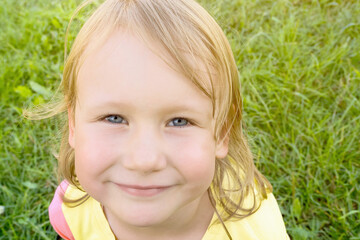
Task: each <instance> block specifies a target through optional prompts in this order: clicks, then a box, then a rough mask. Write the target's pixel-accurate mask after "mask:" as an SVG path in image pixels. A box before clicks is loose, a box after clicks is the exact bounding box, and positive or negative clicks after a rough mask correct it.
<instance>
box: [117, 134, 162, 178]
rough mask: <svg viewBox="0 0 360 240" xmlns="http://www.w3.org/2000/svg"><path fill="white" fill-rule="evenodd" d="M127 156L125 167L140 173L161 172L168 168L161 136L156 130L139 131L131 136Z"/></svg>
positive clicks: (124, 160) (124, 162)
mask: <svg viewBox="0 0 360 240" xmlns="http://www.w3.org/2000/svg"><path fill="white" fill-rule="evenodd" d="M127 147H128V149H127V150H126V152H127V154H126V155H125V156H124V159H123V161H122V162H123V166H124V167H125V168H127V169H128V170H132V171H137V172H140V173H143V174H144V173H145V174H146V173H151V172H157V171H161V170H163V169H164V168H165V167H166V164H167V159H166V156H165V154H164V152H163V150H164V149H163V148H164V146H163V144H162V139H161V134H160V133H159V132H158V131H156V130H155V129H150V128H147V129H138V130H135V131H133V132H132V133H131V134H130V137H129V142H128V144H127Z"/></svg>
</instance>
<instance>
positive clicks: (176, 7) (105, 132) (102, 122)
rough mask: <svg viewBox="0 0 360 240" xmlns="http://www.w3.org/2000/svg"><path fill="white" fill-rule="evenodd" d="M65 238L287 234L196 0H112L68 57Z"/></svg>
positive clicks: (228, 67) (231, 77) (220, 51)
mask: <svg viewBox="0 0 360 240" xmlns="http://www.w3.org/2000/svg"><path fill="white" fill-rule="evenodd" d="M61 90H62V92H63V95H64V98H63V101H61V102H60V103H59V104H58V106H57V107H56V108H54V109H55V110H54V111H53V113H49V114H52V115H53V114H55V113H60V112H65V111H67V113H68V122H67V123H66V127H65V130H64V132H63V137H62V142H61V148H60V153H59V159H58V160H59V173H60V176H61V177H62V178H64V179H65V180H64V181H63V182H62V183H61V184H60V186H59V187H58V188H57V190H56V193H55V196H54V199H53V201H52V203H51V205H50V207H49V215H50V221H51V224H52V225H53V227H54V229H55V230H56V231H57V232H58V234H59V235H60V236H61V237H62V238H64V239H126V240H136V239H157V240H162V239H172V240H176V239H187V240H192V239H194V240H195V239H196V240H200V239H203V240H210V239H242V240H245V239H276V240H279V239H289V238H288V235H287V234H286V230H285V227H284V223H283V220H282V216H281V214H280V211H279V208H278V205H277V203H276V200H275V198H274V196H273V195H272V193H271V191H272V187H271V185H270V183H269V182H268V181H267V180H266V178H265V177H263V176H262V175H261V173H260V172H259V171H258V170H257V169H256V168H255V166H254V164H253V161H252V155H251V152H250V150H249V147H248V144H247V142H246V140H245V137H244V135H243V131H242V127H241V126H242V123H241V119H242V103H241V98H240V83H239V78H238V72H237V67H236V64H235V61H234V57H233V55H232V52H231V49H230V46H229V43H228V41H227V40H226V37H225V35H224V34H223V32H222V30H221V29H220V27H219V26H218V25H217V23H216V22H215V21H214V19H213V18H212V17H211V16H210V15H209V14H208V13H207V12H206V11H205V10H204V9H203V8H202V7H201V6H199V5H198V4H197V3H196V2H194V1H193V0H107V1H105V2H104V3H103V4H102V5H101V6H100V7H99V8H98V9H97V10H96V11H95V12H94V14H93V15H92V16H91V17H90V18H89V19H88V20H87V22H86V23H85V24H84V26H83V27H82V29H81V30H80V32H79V33H78V35H77V38H76V40H75V42H74V45H73V47H72V50H71V53H70V55H69V56H68V58H67V61H66V65H65V68H64V75H63V81H62V83H61Z"/></svg>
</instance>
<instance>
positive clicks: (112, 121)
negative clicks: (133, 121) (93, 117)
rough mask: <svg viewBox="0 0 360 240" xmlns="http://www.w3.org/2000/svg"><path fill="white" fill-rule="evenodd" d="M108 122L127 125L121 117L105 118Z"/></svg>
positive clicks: (111, 116)
mask: <svg viewBox="0 0 360 240" xmlns="http://www.w3.org/2000/svg"><path fill="white" fill-rule="evenodd" d="M105 120H106V121H108V122H111V123H126V121H125V119H124V118H122V117H120V116H119V115H110V116H107V117H106V118H105Z"/></svg>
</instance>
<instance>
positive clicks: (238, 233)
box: [203, 193, 290, 240]
mask: <svg viewBox="0 0 360 240" xmlns="http://www.w3.org/2000/svg"><path fill="white" fill-rule="evenodd" d="M225 225H226V228H227V230H228V231H229V233H230V235H231V236H232V239H242V240H289V239H290V238H289V236H288V234H287V232H286V228H285V224H284V221H283V218H282V215H281V212H280V209H279V206H278V204H277V201H276V199H275V197H274V195H273V194H272V193H268V194H267V198H266V199H264V200H262V201H261V205H260V207H259V209H258V210H257V211H256V212H255V213H253V214H252V215H250V216H248V217H245V218H243V219H240V220H236V219H234V220H228V221H226V222H225ZM205 236H206V237H205V238H203V240H210V239H226V238H227V235H226V232H225V230H224V228H223V226H222V225H221V224H220V223H218V224H214V225H213V226H211V227H210V229H208V232H207V233H206V235H205Z"/></svg>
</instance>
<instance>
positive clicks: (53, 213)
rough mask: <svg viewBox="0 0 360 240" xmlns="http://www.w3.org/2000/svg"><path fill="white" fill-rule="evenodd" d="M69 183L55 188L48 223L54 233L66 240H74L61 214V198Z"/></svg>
mask: <svg viewBox="0 0 360 240" xmlns="http://www.w3.org/2000/svg"><path fill="white" fill-rule="evenodd" d="M68 186H69V183H68V182H67V181H65V180H64V181H62V182H61V184H60V185H59V186H58V187H57V189H56V192H55V195H54V198H53V200H52V201H51V203H50V206H49V209H48V210H49V218H50V223H51V225H52V226H53V228H54V229H55V231H56V232H57V233H58V234H59V235H60V236H61V237H62V238H64V239H66V240H75V238H74V236H73V235H72V233H71V231H70V228H69V226H68V224H67V222H66V220H65V217H64V213H63V212H62V208H61V206H62V203H63V201H62V196H64V194H65V191H66V189H67V188H68Z"/></svg>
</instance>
